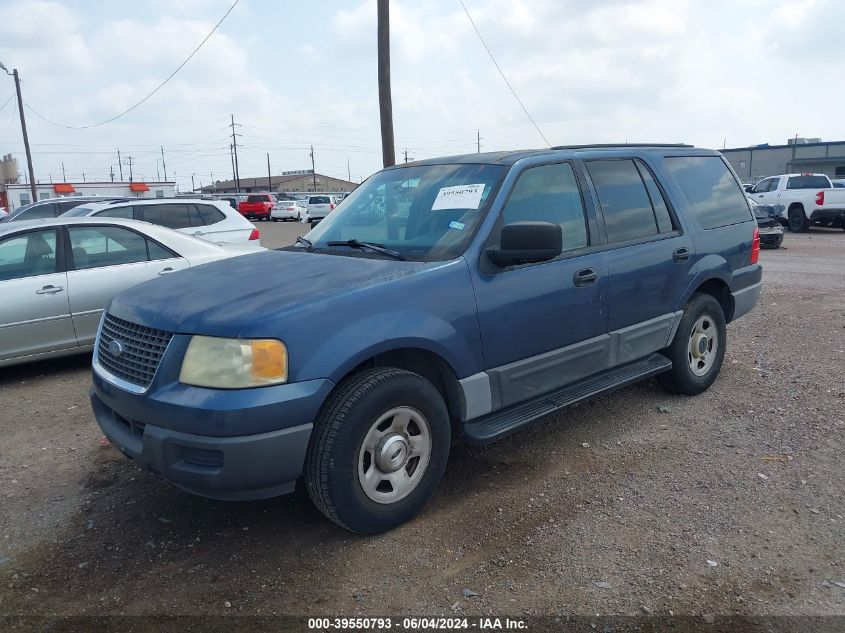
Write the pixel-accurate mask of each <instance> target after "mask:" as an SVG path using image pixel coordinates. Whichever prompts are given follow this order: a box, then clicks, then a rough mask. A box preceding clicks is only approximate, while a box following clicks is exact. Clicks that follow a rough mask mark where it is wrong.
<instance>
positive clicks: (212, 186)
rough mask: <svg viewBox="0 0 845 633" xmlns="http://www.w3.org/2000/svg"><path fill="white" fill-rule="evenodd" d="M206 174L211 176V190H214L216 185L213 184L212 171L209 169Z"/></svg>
mask: <svg viewBox="0 0 845 633" xmlns="http://www.w3.org/2000/svg"><path fill="white" fill-rule="evenodd" d="M208 175H209V176H211V190H212V191H215V190H216V189H217V187H215V186H214V172H213V171H210V172H208Z"/></svg>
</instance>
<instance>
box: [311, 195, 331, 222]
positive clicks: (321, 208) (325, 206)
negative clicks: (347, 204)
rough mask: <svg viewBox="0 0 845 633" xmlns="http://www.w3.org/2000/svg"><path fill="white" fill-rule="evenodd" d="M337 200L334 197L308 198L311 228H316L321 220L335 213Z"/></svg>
mask: <svg viewBox="0 0 845 633" xmlns="http://www.w3.org/2000/svg"><path fill="white" fill-rule="evenodd" d="M336 206H337V199H336V198H335V197H334V196H325V195H320V196H308V218H307V220H308V221H309V222H310V223H311V226H316V225H317V223H318V222H320V220H322V219H324V218H325V217H326V216H327V215H328V214H329V213H331V212H332V211H334V208H335V207H336Z"/></svg>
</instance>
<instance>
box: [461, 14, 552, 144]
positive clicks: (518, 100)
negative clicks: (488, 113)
mask: <svg viewBox="0 0 845 633" xmlns="http://www.w3.org/2000/svg"><path fill="white" fill-rule="evenodd" d="M458 2H460V3H461V6H462V7H463V8H464V13H466V14H467V17H468V18H469V23H470V24H472V28H473V29H475V33H476V35H478V39H480V40H481V43H482V45H483V46H484V48H485V50H486V51H487V54H488V55H490V59H491V60H493V65H494V66H496V70H498V71H499V74H500V75H501V76H502V79H504V81H505V84H507V86H508V88H510V91H511V94H512V95H513V98H514V99H516V102H517V103H518V104H519V106H520V107H521V108H522V111H523V112H525V116H527V117H528V120H529V121H531V125H533V126H534V129H535V130H537V133H538V134H539V135H540V136H541V137H543V141H544V142H545V143H546V145H548V146H549V147H551V146H552V144H551V143H549V140H548V139H547V138H546V135H545V134H543V132H542V131H541V130H540V127H539V126H538V125H537V123H536V122H535V121H534V119H533V118H532V116H531V115H530V114H529V113H528V109H527V108H526V107H525V105H524V104H523V103H522V100H521V99H520V98H519V96H518V95H517V94H516V90H514V89H513V86H511V82H509V81H508V78H507V77H505V73H504V72H503V71H502V69H501V67H500V66H499V62H497V61H496V58H495V57H493V53H492V52H491V51H490V47H489V46H487V42H485V41H484V38H483V37H482V36H481V31H479V30H478V27H477V26H475V22H474V21H473V19H472V16H471V15H470V14H469V11H468V10H467V7H466V5H465V4H464V0H458Z"/></svg>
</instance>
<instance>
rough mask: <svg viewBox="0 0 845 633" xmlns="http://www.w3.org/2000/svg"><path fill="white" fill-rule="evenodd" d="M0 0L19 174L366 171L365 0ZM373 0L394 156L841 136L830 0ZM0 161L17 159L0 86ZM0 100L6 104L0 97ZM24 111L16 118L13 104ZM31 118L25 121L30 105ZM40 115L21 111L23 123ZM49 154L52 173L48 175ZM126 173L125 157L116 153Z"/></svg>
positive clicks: (375, 153)
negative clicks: (29, 162)
mask: <svg viewBox="0 0 845 633" xmlns="http://www.w3.org/2000/svg"><path fill="white" fill-rule="evenodd" d="M233 1H234V0H135V1H133V2H113V1H110V0H0V62H3V63H4V64H5V65H6V66H7V67H8V68H9V69H10V70H11V69H12V68H17V69H19V72H20V76H21V80H22V91H23V98H24V101H25V103H26V104H27V105H28V106H29V108H27V109H25V116H26V121H27V127H28V130H29V137H30V143H31V145H32V153H33V162H34V165H35V174H36V179H38V180H40V181H45V182H47V181H49V179H52V181H53V182H61V181H63V180H67V181H79V180H81V179H82V175H83V173H84V174H85V178H86V179H87V180H108V179H109V172H110V169H113V170H114V173H115V175H116V177H117V175H118V174H119V170H120V167H119V165H118V160H117V151H118V150H120V152H121V156H122V158H123V160H124V162H125V161H126V159H127V158H128V157H130V156H131V157H132V160H133V175H134V177H135V179H136V180H140V179H144V180H153V179H155V178H156V177H157V175H156V174H157V170H158V175H159V176H161V177H163V168H162V164H161V150H160V148H161V147H163V148H164V159H165V162H166V166H167V175H168V177H169V179H173V178H174V175H175V178H176V180H177V182H178V184H179V186H180V188H181V189H182V190H190V188H191V180H192V178H191V177H192V175H193V178H194V183H195V184H196V185H197V186H199V185H200V184H202V185H208V184H210V182H211V181H212V177H213V179H214V180H223V179H231V178H232V167H231V161H230V154H229V144H230V143H231V136H230V135H231V131H232V130H231V128H230V127H228V125H229V123H230V117H231V116H232V115H234V117H235V122H236V123H237V124H238V125H237V127H236V132H237V134H239V135H240V136H238V137H237V142H238V146H239V152H238V156H239V165H240V174H241V177H253V176H258V177H261V176H265V175H266V174H267V154H268V153H269V156H270V165H271V171H272V173H273V174H274V175H275V174H278V173H280V172H282V171H284V170H296V169H307V168H310V166H311V164H310V161H311V159H310V156H309V149H310V146H311V145H313V146H314V158H315V164H316V170H317V172H318V173H322V174H327V175H331V176H335V177H341V178H345V177H346V175H347V173H351V176H352V179H353V180H355V181H356V182H357V181H359V180H361V179H363V178H366V177H367V176H369V175H370V174H372V173H373V172H375V171H377V170H378V169H380V168H381V167H382V159H381V137H380V132H379V109H378V86H377V67H376V3H375V0H359V1H354V0H350V1H347V2H342V1H332V0H326V1H321V2H301V1H292V0H240V2H239V3H238V5H237V6H236V7H235V9H234V10H233V11H232V12H231V14H230V15H229V16H228V18H227V19H226V20H225V21H224V22H223V24H222V25H221V26H220V28H219V29H218V30H217V32H216V33H215V34H214V35H213V36H212V37H211V38H210V39H209V40H208V42H207V43H206V44H205V46H204V47H203V48H201V49H200V51H199V52H198V53H197V54H196V55H195V56H194V57H193V59H191V61H190V62H188V64H186V65H185V66H184V67H183V68H182V69H181V70H180V71H179V72H178V73H177V74H176V76H175V77H174V78H173V79H172V80H170V82H169V83H167V84H166V85H165V86H164V87H163V88H162V89H161V90H160V91H159V92H157V93H156V94H155V95H154V96H153V97H152V98H150V99H149V100H148V101H146V102H145V103H144V104H143V105H141V106H140V107H138V108H137V109H135V110H133V111H132V112H130V113H129V114H127V115H126V116H124V117H122V118H120V119H118V120H117V121H114V122H112V123H109V124H106V125H102V126H98V127H93V128H88V129H67V128H65V127H59V126H57V125H53V124H51V123H48V122H47V121H45V120H44V119H47V120H49V121H52V122H53V123H58V124H60V125H63V126H70V127H80V126H86V125H92V124H96V123H99V122H102V121H105V120H106V119H109V118H111V117H113V116H115V115H116V114H119V113H120V112H122V111H123V110H125V109H126V108H128V107H130V106H132V105H134V104H135V103H137V102H138V101H139V100H141V99H142V98H143V97H144V96H145V95H147V94H148V93H149V92H150V91H151V90H152V89H153V88H155V87H156V86H157V85H158V84H159V83H160V82H161V81H162V80H164V79H165V78H166V77H167V76H168V75H169V74H170V73H172V72H173V71H174V70H175V69H176V68H177V67H178V66H179V64H181V63H182V62H183V61H184V60H185V58H186V57H187V56H188V55H189V54H190V52H191V51H192V50H193V49H194V48H195V47H196V46H197V45H198V44H199V43H200V42H201V41H202V40H203V38H204V37H205V36H206V35H207V34H208V33H209V32H210V31H211V29H212V28H213V26H214V24H216V23H217V21H218V20H220V18H221V17H222V16H223V14H225V13H226V11H227V10H228V9H229V7H230V6H231V5H232V2H233ZM464 2H465V4H466V7H467V9H468V10H469V12H470V14H471V15H472V17H473V19H474V21H475V23H476V25H477V27H478V29H479V30H480V32H481V34H482V36H483V37H484V38H485V40H486V42H487V45H488V46H489V48H490V50H491V51H492V53H493V55H494V56H495V58H496V61H497V62H498V64H499V66H500V67H501V68H502V70H503V71H504V73H505V75H506V76H507V78H508V79H509V81H510V83H511V85H512V86H513V88H514V89H515V91H516V93H517V94H518V95H519V97H520V99H521V100H522V102H523V103H524V104H525V107H526V108H527V110H528V112H529V113H530V114H531V116H532V117H533V118H534V120H535V121H536V123H537V126H538V127H539V128H540V131H541V132H542V135H541V134H540V133H539V132H538V131H537V130H536V129H535V128H534V126H533V125H532V123H531V122H530V120H529V119H528V117H527V116H526V115H525V113H524V112H523V110H522V108H521V107H520V105H519V103H518V102H517V101H516V100H515V99H514V97H513V95H512V94H511V92H510V90H509V89H508V87H507V85H506V84H505V82H504V81H503V80H502V78H501V76H500V75H499V73H498V71H497V70H496V67H495V65H494V64H493V62H492V61H491V59H490V57H489V56H488V54H487V52H486V50H485V49H484V46H483V45H482V43H481V41H480V40H479V38H478V35H477V34H476V33H475V31H474V30H473V28H472V25H471V24H470V22H469V20H468V18H467V15H466V14H465V13H464V10H463V8H462V6H461V3H460V1H459V0H421V1H418V2H410V1H399V0H393V2H391V5H390V7H391V8H390V13H391V15H390V17H391V57H392V59H391V76H392V83H393V91H392V96H393V108H394V129H395V137H396V154H397V160H398V161H403V160H404V158H405V151H406V150H407V153H408V157H409V158H410V159H422V158H430V157H434V156H445V155H451V154H462V153H470V152H475V151H477V135H478V134H479V133H480V136H481V149H482V151H493V150H503V149H520V148H523V149H524V148H534V147H544V146H546V141H545V140H544V138H543V137H545V139H547V141H548V143H549V144H551V145H558V144H580V143H609V142H626V141H627V142H687V143H693V144H695V145H698V146H704V147H715V148H721V147H723V146H727V147H741V146H747V145H750V144H757V143H766V142H768V143H773V144H775V143H776V144H782V143H785V142H786V139H787V138H789V137H792V136H794V135H796V134H797V135H799V136H809V137H821V138H822V139H824V140H843V139H845V118H843V117H842V114H841V107H842V102H843V99H842V97H843V90H845V89H843V87H842V86H841V83H840V80H839V73H837V72H836V71H837V70H838V67H837V66H838V60H839V57H841V52H840V51H839V50H838V48H839V39H840V38H841V28H842V27H841V25H842V24H845V3H843V2H840V1H839V0H788V1H786V2H777V1H774V0H771V1H765V0H744V1H743V2H736V1H734V0H708V1H703V0H702V1H695V0H671V1H657V0H639V1H634V2H632V1H625V0H595V1H592V2H583V1H580V0H574V1H573V0H464ZM2 77H3V75H2V74H0V106H2V108H0V154H7V153H12V154H14V155H15V156H16V157H17V158H18V160H19V165H20V169H21V171H22V172H23V171H25V156H24V151H23V142H22V137H21V131H20V125H19V115H18V112H17V107H16V103H15V100H14V99H10V97H12V96H13V95H14V82H13V81H12V78H11V77H8V78H7V79H8V81H5V82H4V81H2ZM3 104H5V105H3ZM30 108H31V109H30ZM36 113H37V114H36ZM39 115H40V117H43V118H40V117H39ZM62 164H64V169H65V172H64V173H65V175H64V176H63V175H62ZM123 171H124V177H128V171H129V168H128V165H124V166H123Z"/></svg>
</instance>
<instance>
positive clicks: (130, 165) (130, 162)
mask: <svg viewBox="0 0 845 633" xmlns="http://www.w3.org/2000/svg"><path fill="white" fill-rule="evenodd" d="M126 160H128V161H129V182H132V157H131V156H129V157H128V158H127V159H126Z"/></svg>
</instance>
